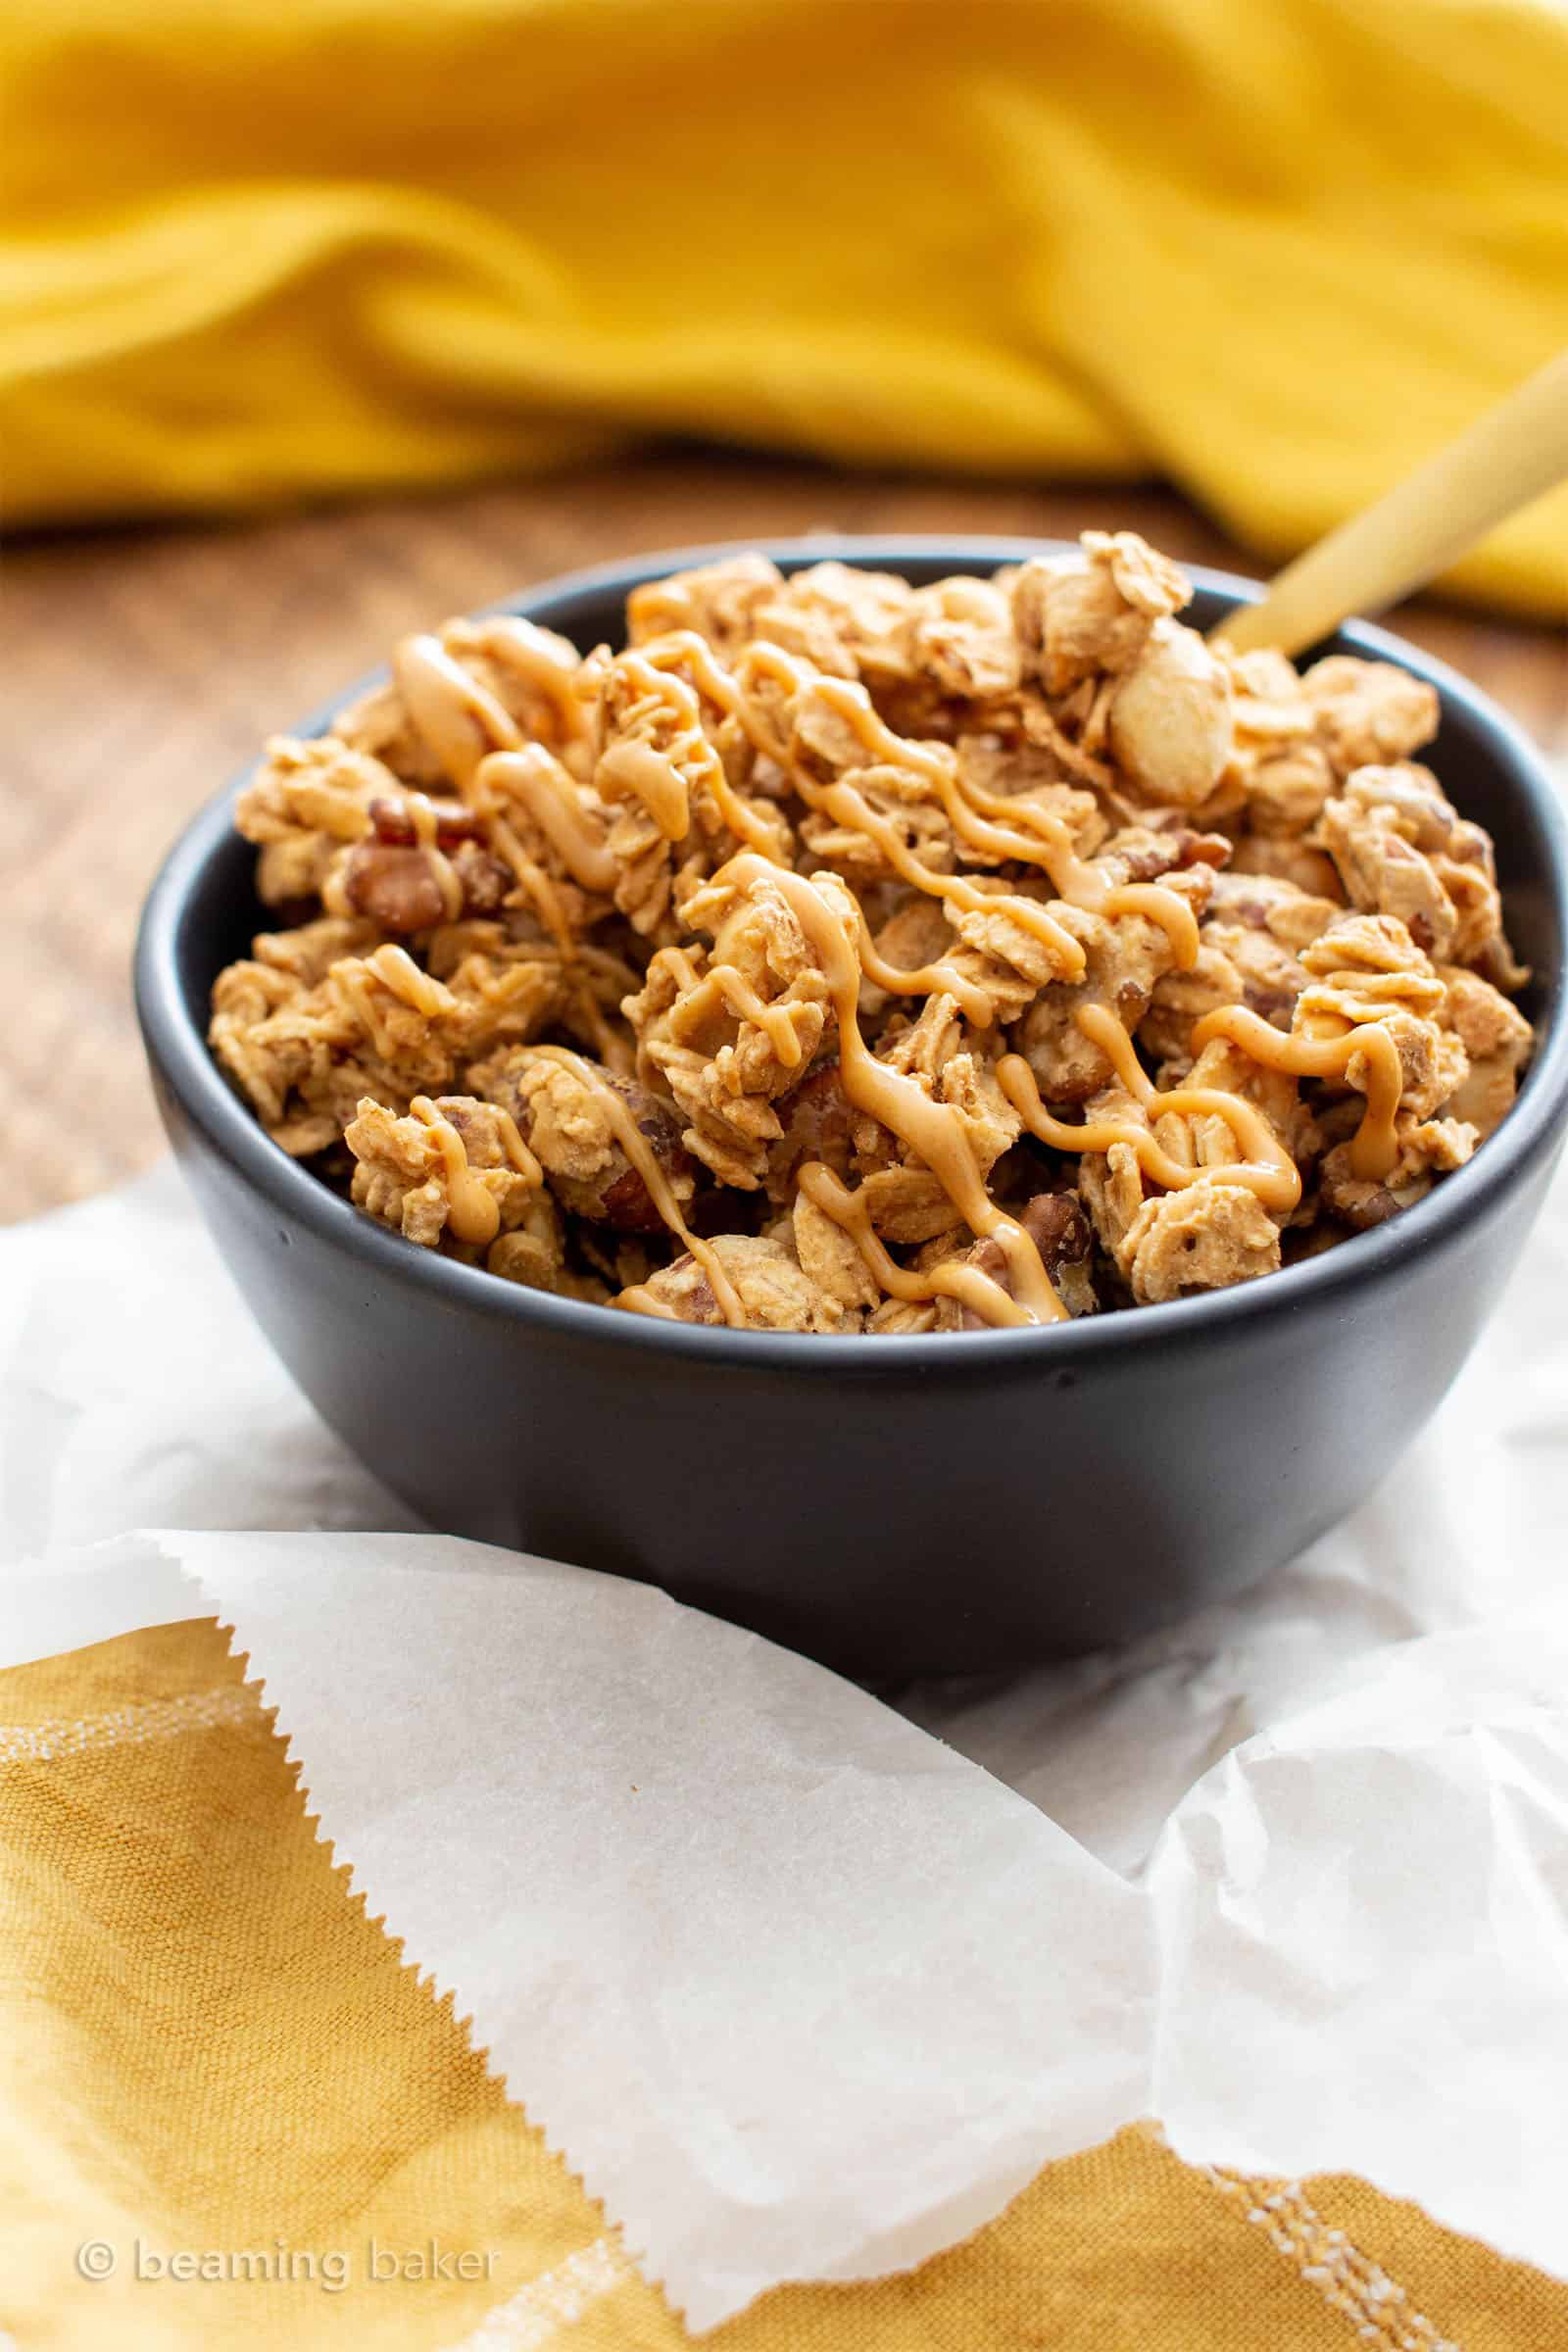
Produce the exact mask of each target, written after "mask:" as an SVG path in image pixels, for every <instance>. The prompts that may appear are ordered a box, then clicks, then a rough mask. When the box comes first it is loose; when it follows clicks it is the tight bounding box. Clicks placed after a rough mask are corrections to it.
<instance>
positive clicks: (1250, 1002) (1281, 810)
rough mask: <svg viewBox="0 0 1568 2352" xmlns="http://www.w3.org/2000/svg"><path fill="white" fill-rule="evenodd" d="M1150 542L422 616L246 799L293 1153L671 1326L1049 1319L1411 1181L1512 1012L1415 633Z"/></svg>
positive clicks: (271, 1111) (1476, 830)
mask: <svg viewBox="0 0 1568 2352" xmlns="http://www.w3.org/2000/svg"><path fill="white" fill-rule="evenodd" d="M1188 596H1189V589H1188V584H1187V582H1186V580H1185V579H1184V578H1183V576H1182V574H1181V573H1180V571H1179V570H1178V569H1177V568H1176V567H1175V565H1173V564H1170V563H1169V562H1168V561H1167V560H1166V559H1165V558H1163V557H1162V556H1159V555H1157V554H1156V553H1155V552H1154V551H1153V550H1152V549H1150V548H1149V547H1147V546H1146V545H1145V544H1144V542H1143V541H1141V540H1140V539H1138V538H1136V537H1135V536H1133V535H1132V534H1130V533H1125V532H1119V533H1114V534H1105V533H1098V532H1089V533H1086V534H1085V536H1084V539H1083V542H1082V545H1081V548H1080V549H1079V551H1078V552H1077V553H1075V554H1071V555H1065V556H1061V555H1053V556H1043V557H1039V558H1036V559H1033V560H1031V561H1029V562H1027V563H1025V564H1021V565H1018V566H1015V567H1011V568H1009V569H1007V570H1005V571H1002V572H999V573H998V574H996V575H995V576H994V577H992V578H975V577H957V578H951V579H945V580H939V581H937V582H935V583H934V584H932V585H930V586H926V587H912V586H910V585H909V584H908V583H907V582H906V581H904V580H903V579H901V578H899V577H897V576H896V575H894V574H892V573H885V572H873V571H866V570H861V569H858V568H855V567H852V566H847V565H844V564H838V563H832V562H828V563H821V564H813V565H811V566H809V568H807V569H804V570H799V571H796V572H794V573H793V574H792V575H790V576H789V577H785V576H783V575H782V574H781V573H780V572H779V571H778V570H777V569H776V567H775V566H774V565H773V564H771V563H770V562H768V561H767V560H766V559H765V558H763V557H760V556H742V557H736V558H732V559H729V560H727V561H724V562H722V563H718V564H711V565H708V566H705V567H703V568H701V569H698V570H693V571H687V572H684V573H676V574H673V575H671V576H669V577H666V578H662V579H660V580H657V581H654V582H651V583H648V584H646V585H644V586H642V587H640V588H637V589H636V590H634V591H633V593H632V595H631V596H630V598H629V600H628V604H627V613H626V622H627V630H626V634H627V643H626V645H625V647H624V648H623V649H622V650H620V651H613V650H612V649H611V648H609V647H599V648H597V649H596V650H593V651H591V652H589V653H588V654H587V655H586V656H584V655H582V654H580V653H579V652H578V650H577V649H576V648H575V647H574V646H572V645H571V644H569V643H568V642H567V641H566V640H565V639H564V638H561V637H558V636H555V635H553V634H552V633H551V632H549V631H547V630H544V629H541V628H539V627H537V626H535V625H534V624H533V623H531V622H529V621H526V620H523V619H520V618H516V617H509V616H504V615H503V616H496V617H490V618H483V619H478V620H458V621H453V622H450V623H448V624H447V625H446V627H444V628H443V629H441V630H440V631H439V632H438V633H435V634H432V635H426V636H417V637H413V638H410V639H408V640H406V641H405V642H404V643H403V644H401V645H400V646H399V647H398V648H397V650H396V652H395V654H394V657H393V662H392V669H391V675H390V678H389V680H388V682H387V683H386V684H385V685H383V686H380V687H377V688H376V689H374V690H373V691H372V692H371V693H370V694H369V695H368V696H367V697H365V698H363V699H362V700H361V701H360V702H358V703H357V704H355V705H354V706H353V707H352V708H350V709H348V710H346V711H343V712H341V713H340V714H339V715H338V717H337V718H336V719H335V720H334V721H333V722H332V725H331V728H330V731H329V732H328V733H326V734H325V735H322V736H319V737H316V738H314V739H311V740H308V741H299V740H293V739H281V740H278V741H275V742H273V743H272V744H271V745H270V746H269V748H268V755H267V759H266V760H265V763H264V764H263V766H262V768H261V769H260V771H259V773H258V774H257V776H256V777H255V779H254V780H253V781H252V782H251V784H250V785H249V786H248V787H247V789H246V790H245V791H244V792H243V793H242V795H241V797H240V800H239V802H238V804H237V809H236V821H237V823H238V825H239V828H240V830H241V832H242V833H243V834H244V835H245V836H246V838H247V839H249V840H251V841H253V842H254V843H255V844H256V845H257V850H258V858H257V887H258V891H259V893H260V896H261V898H262V900H263V901H264V903H265V904H266V905H267V906H268V907H270V908H272V909H274V910H275V921H276V927H275V928H274V929H272V930H270V931H268V932H267V933H265V934H264V935H263V936H261V937H260V938H258V939H257V940H256V941H255V943H254V945H253V950H252V954H251V956H249V957H248V958H246V959H244V960H243V961H240V962H237V963H234V964H231V965H229V966H228V967H227V968H226V969H225V970H224V971H223V972H222V973H221V975H220V977H219V979H218V981H217V983H216V985H215V987H214V991H213V1001H212V1022H211V1030H210V1038H211V1044H212V1047H213V1051H214V1053H215V1054H216V1055H217V1057H218V1059H219V1061H220V1063H221V1067H222V1068H223V1069H224V1071H225V1072H226V1074H227V1075H228V1077H229V1079H230V1080H231V1082H232V1083H233V1084H234V1085H235V1086H236V1087H237V1088H238V1089H239V1090H240V1091H241V1093H242V1094H243V1095H244V1096H245V1097H246V1099H247V1100H248V1101H249V1103H251V1104H252V1106H253V1107H254V1109H255V1111H256V1114H257V1116H258V1117H259V1119H260V1120H261V1122H262V1124H263V1126H264V1127H265V1128H266V1129H267V1131H268V1133H269V1134H270V1135H271V1136H272V1137H273V1139H274V1140H275V1141H276V1142H277V1143H278V1144H279V1145H280V1146H281V1147H282V1148H283V1149H284V1150H285V1151H287V1152H290V1153H292V1154H294V1155H295V1156H296V1157H298V1158H301V1159H302V1160H306V1161H308V1162H309V1163H310V1164H311V1165H312V1166H313V1167H315V1168H316V1169H317V1170H318V1172H319V1174H320V1175H321V1177H322V1179H323V1181H325V1182H328V1183H331V1184H334V1185H336V1186H338V1187H339V1188H340V1189H342V1190H346V1191H347V1192H348V1193H349V1195H350V1197H351V1198H352V1199H353V1201H355V1202H356V1203H357V1204H358V1206H359V1207H360V1208H361V1209H362V1210H363V1211H364V1212H365V1213H366V1214H367V1215H368V1216H370V1217H372V1218H374V1219H376V1220H377V1221H379V1222H380V1223H382V1224H384V1225H386V1226H388V1227H390V1228H391V1229H392V1230H394V1231H395V1232H397V1233H400V1234H401V1235H402V1236H404V1237H405V1238H406V1239H407V1240H408V1241H409V1242H410V1243H412V1244H414V1245H415V1246H417V1247H421V1248H425V1249H431V1250H440V1251H441V1252H443V1253H444V1254H447V1255H454V1256H458V1257H460V1258H463V1259H465V1260H466V1261H467V1262H469V1263H471V1264H474V1265H477V1266H482V1267H484V1268H486V1269H487V1270H488V1271H489V1272H490V1273H491V1274H492V1275H494V1276H495V1277H497V1278H498V1279H500V1280H505V1281H510V1282H514V1283H520V1284H523V1285H526V1286H528V1287H531V1288H534V1289H539V1290H545V1291H550V1292H554V1293H557V1294H558V1295H563V1296H566V1297H570V1298H574V1299H583V1300H588V1301H592V1302H597V1303H599V1304H601V1305H607V1306H613V1307H617V1308H620V1309H622V1310H625V1311H630V1312H635V1313H641V1314H645V1315H653V1316H659V1317H664V1318H668V1319H672V1320H677V1321H682V1322H695V1323H726V1324H729V1325H731V1326H733V1327H736V1328H753V1329H760V1330H770V1331H787V1332H804V1333H821V1334H843V1333H864V1334H870V1335H877V1334H884V1333H925V1332H949V1331H951V1332H961V1331H965V1330H974V1329H978V1328H986V1327H994V1326H1000V1325H1020V1324H1021V1325H1039V1324H1042V1323H1046V1322H1050V1321H1055V1320H1060V1319H1063V1318H1067V1317H1079V1316H1083V1315H1088V1314H1093V1313H1096V1312H1100V1311H1104V1310H1107V1309H1114V1308H1120V1307H1129V1306H1140V1305H1146V1304H1152V1303H1157V1302H1159V1301H1161V1300H1165V1299H1176V1298H1180V1297H1183V1296H1186V1295H1189V1294H1192V1293H1194V1292H1199V1291H1206V1290H1216V1289H1221V1288H1225V1287H1227V1286H1229V1285H1232V1284H1235V1283H1240V1282H1246V1281H1250V1280H1254V1279H1256V1278H1257V1277H1259V1276H1262V1275H1266V1274H1269V1273H1271V1272H1273V1271H1275V1270H1276V1269H1277V1268H1278V1267H1280V1266H1281V1265H1282V1264H1285V1263H1289V1262H1291V1261H1292V1260H1293V1259H1294V1258H1297V1257H1299V1256H1301V1255H1303V1254H1308V1253H1312V1252H1315V1251H1317V1250H1322V1249H1324V1248H1327V1247H1330V1246H1332V1245H1333V1244H1335V1243H1336V1242H1338V1241H1340V1240H1342V1239H1344V1238H1345V1237H1346V1236H1347V1235H1348V1234H1351V1233H1354V1232H1357V1231H1361V1230H1364V1229H1365V1228H1367V1227H1369V1226H1371V1225H1374V1224H1377V1223H1379V1222H1381V1221H1382V1220H1383V1219H1385V1218H1387V1217H1389V1216H1391V1215H1393V1214H1395V1213H1396V1212H1397V1210H1399V1209H1401V1208H1403V1207H1406V1206H1408V1205H1409V1204H1410V1203H1411V1202H1412V1201H1417V1200H1419V1199H1420V1198H1422V1196H1423V1195H1424V1194H1425V1193H1426V1192H1428V1191H1429V1190H1430V1188H1431V1187H1432V1185H1433V1184H1434V1183H1435V1182H1436V1181H1438V1180H1439V1179H1440V1178H1441V1177H1442V1176H1443V1175H1444V1174H1446V1173H1447V1172H1448V1171H1450V1170H1452V1169H1454V1168H1456V1167H1458V1166H1460V1165H1462V1164H1463V1162H1464V1161H1465V1160H1466V1159H1468V1158H1469V1157H1470V1155H1471V1154H1472V1153H1473V1152H1474V1151H1475V1150H1476V1149H1477V1147H1478V1145H1479V1144H1481V1143H1482V1142H1483V1141H1484V1139H1485V1138H1486V1137H1487V1136H1488V1135H1489V1134H1491V1132H1492V1131H1493V1129H1494V1128H1495V1126H1496V1125H1497V1124H1498V1122H1499V1120H1501V1119H1502V1118H1503V1117H1504V1116H1505V1114H1506V1112H1507V1110H1508V1107H1509V1104H1510V1103H1511V1102H1512V1100H1513V1095H1514V1091H1515V1087H1516V1084H1517V1080H1518V1076H1519V1073H1520V1071H1521V1069H1522V1068H1523V1066H1524V1064H1525V1062H1526V1060H1527V1059H1528V1056H1529V1054H1530V1051H1531V1047H1532V1042H1533V1040H1532V1032H1531V1029H1530V1026H1529V1024H1528V1022H1527V1021H1526V1020H1525V1019H1524V1017H1523V1015H1522V1014H1521V1013H1520V1012H1519V1011H1518V1010H1517V1008H1516V1007H1515V1005H1514V1004H1513V1003H1512V1001H1511V999H1512V997H1513V995H1514V994H1515V993H1516V992H1517V991H1518V990H1519V989H1520V987H1521V986H1522V985H1523V983H1524V981H1525V979H1526V977H1527V975H1526V974H1525V972H1524V971H1523V970H1522V968H1521V967H1520V965H1519V964H1518V962H1517V961H1516V959H1515V957H1514V956H1513V954H1512V952H1511V950H1510V949H1509V946H1508V942H1507V939H1506V936H1505V934H1504V931H1503V926H1502V915H1501V908H1500V904H1499V900H1498V894H1497V887H1496V880H1495V866H1494V859H1493V855H1492V845H1491V843H1490V841H1489V840H1488V838H1487V836H1486V834H1485V833H1484V832H1483V831H1482V830H1481V828H1480V827H1479V826H1477V825H1475V824H1473V823H1471V822H1469V821H1467V820H1466V819H1465V818H1464V817H1463V816H1462V815H1461V814H1460V813H1459V812H1458V811H1457V810H1456V809H1453V808H1452V807H1451V806H1450V804H1449V802H1448V801H1447V799H1446V795H1445V793H1444V791H1443V789H1442V787H1441V785H1440V783H1439V781H1438V779H1437V777H1436V776H1435V775H1434V774H1433V773H1432V772H1431V770H1430V769H1429V768H1428V767H1427V766H1425V765H1424V764H1422V763H1421V761H1420V760H1419V757H1418V755H1419V754H1420V753H1421V752H1422V751H1423V749H1424V748H1425V747H1426V745H1427V744H1428V743H1429V741H1430V740H1431V738H1432V736H1433V734H1434V733H1435V731H1436V726H1437V719H1438V699H1437V695H1436V693H1435V691H1434V689H1433V688H1432V687H1431V686H1429V685H1428V684H1427V683H1426V682H1425V681H1423V680H1421V679H1419V678H1416V677H1413V676H1411V675H1410V674H1409V673H1407V672H1406V671H1404V670H1402V669H1399V668H1397V667H1396V666H1394V665H1392V664H1386V663H1382V662H1365V661H1360V660H1356V659H1352V658H1350V657H1348V656H1343V655H1337V656H1332V657H1330V658H1328V659H1326V660H1324V661H1321V662H1317V663H1316V664H1315V665H1314V666H1312V667H1310V668H1308V669H1307V670H1306V671H1305V672H1304V673H1300V674H1299V673H1298V672H1297V670H1296V669H1295V668H1294V667H1293V666H1292V664H1291V663H1290V662H1287V661H1286V660H1285V659H1284V658H1283V657H1282V656H1279V655H1273V654H1250V655H1243V656H1232V655H1230V654H1228V653H1227V652H1226V650H1225V648H1224V647H1223V645H1219V646H1214V647H1211V646H1209V645H1208V644H1206V643H1205V642H1204V641H1203V639H1202V638H1201V636H1199V635H1198V634H1197V633H1196V632H1195V631H1194V630H1192V629H1190V628H1188V627H1186V626H1184V625H1183V623H1182V621H1181V620H1180V619H1179V617H1178V615H1179V614H1180V613H1181V611H1182V610H1183V608H1184V606H1185V605H1186V603H1187V601H1188Z"/></svg>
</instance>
